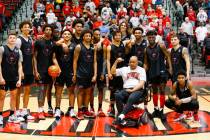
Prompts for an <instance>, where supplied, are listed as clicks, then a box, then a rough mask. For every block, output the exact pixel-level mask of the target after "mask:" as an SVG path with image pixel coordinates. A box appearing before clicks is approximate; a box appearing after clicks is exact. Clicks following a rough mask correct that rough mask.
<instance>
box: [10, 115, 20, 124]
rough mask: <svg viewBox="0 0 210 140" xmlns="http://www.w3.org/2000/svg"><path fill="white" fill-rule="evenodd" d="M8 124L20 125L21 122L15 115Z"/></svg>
mask: <svg viewBox="0 0 210 140" xmlns="http://www.w3.org/2000/svg"><path fill="white" fill-rule="evenodd" d="M8 122H9V123H20V120H18V118H17V116H15V115H14V114H13V115H11V116H9V119H8Z"/></svg>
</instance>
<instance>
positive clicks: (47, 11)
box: [45, 2, 55, 14]
mask: <svg viewBox="0 0 210 140" xmlns="http://www.w3.org/2000/svg"><path fill="white" fill-rule="evenodd" d="M50 9H52V11H53V12H54V10H55V8H54V5H53V4H52V3H50V2H47V4H46V6H45V11H46V14H47V13H49V11H50Z"/></svg>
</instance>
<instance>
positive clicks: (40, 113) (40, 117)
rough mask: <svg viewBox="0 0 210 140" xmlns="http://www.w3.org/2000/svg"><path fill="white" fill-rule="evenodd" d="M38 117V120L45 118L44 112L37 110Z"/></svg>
mask: <svg viewBox="0 0 210 140" xmlns="http://www.w3.org/2000/svg"><path fill="white" fill-rule="evenodd" d="M38 118H39V119H40V120H45V115H44V112H39V113H38Z"/></svg>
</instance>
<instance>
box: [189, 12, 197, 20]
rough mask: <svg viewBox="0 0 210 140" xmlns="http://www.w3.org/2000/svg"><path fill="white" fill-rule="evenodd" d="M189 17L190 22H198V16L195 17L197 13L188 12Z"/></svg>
mask: <svg viewBox="0 0 210 140" xmlns="http://www.w3.org/2000/svg"><path fill="white" fill-rule="evenodd" d="M187 16H188V17H189V20H190V21H196V15H195V11H190V10H188V11H187Z"/></svg>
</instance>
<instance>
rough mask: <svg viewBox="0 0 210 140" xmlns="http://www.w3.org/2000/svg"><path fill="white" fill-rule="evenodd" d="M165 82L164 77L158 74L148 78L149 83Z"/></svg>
mask: <svg viewBox="0 0 210 140" xmlns="http://www.w3.org/2000/svg"><path fill="white" fill-rule="evenodd" d="M166 82H167V80H166V79H165V78H162V77H160V76H157V77H154V78H151V79H150V80H149V83H150V84H157V85H159V84H162V83H166Z"/></svg>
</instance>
